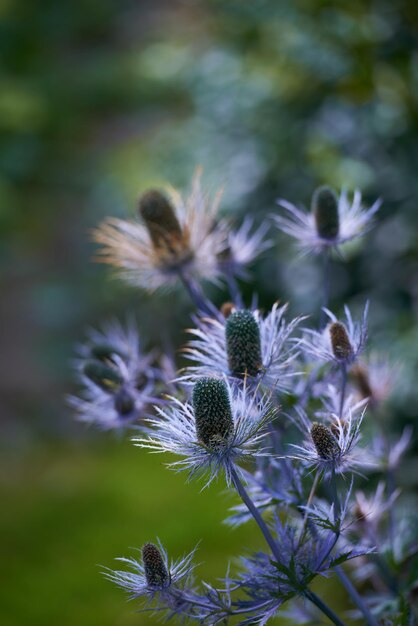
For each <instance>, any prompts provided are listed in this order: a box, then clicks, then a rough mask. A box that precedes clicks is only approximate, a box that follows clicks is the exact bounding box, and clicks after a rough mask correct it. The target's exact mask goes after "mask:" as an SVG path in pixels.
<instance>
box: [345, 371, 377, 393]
mask: <svg viewBox="0 0 418 626" xmlns="http://www.w3.org/2000/svg"><path fill="white" fill-rule="evenodd" d="M350 373H351V376H352V378H353V381H354V383H355V385H356V387H357V389H358V390H359V393H360V395H361V397H362V398H363V399H365V398H370V399H372V400H373V390H372V388H371V386H370V380H369V375H368V372H367V369H366V368H365V367H363V366H362V365H355V366H354V367H353V368H352V370H351V372H350Z"/></svg>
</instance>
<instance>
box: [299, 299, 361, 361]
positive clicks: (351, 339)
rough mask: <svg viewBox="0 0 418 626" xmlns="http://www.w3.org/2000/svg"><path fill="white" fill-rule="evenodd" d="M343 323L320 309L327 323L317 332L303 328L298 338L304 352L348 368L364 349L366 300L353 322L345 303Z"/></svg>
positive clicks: (329, 312)
mask: <svg viewBox="0 0 418 626" xmlns="http://www.w3.org/2000/svg"><path fill="white" fill-rule="evenodd" d="M344 310H345V323H344V324H343V323H342V322H340V321H339V320H338V319H337V317H336V316H335V315H334V313H332V312H331V311H329V310H328V309H324V311H325V313H326V315H327V317H328V318H329V320H330V323H329V324H328V325H327V326H326V328H324V330H322V331H320V332H318V331H316V330H313V329H311V328H306V329H305V336H304V338H303V339H302V341H301V344H302V345H303V347H304V350H305V353H306V354H307V355H312V356H313V357H314V358H315V359H319V360H320V361H328V362H331V363H335V364H336V365H345V366H348V367H351V366H352V365H353V363H355V361H356V359H357V358H358V357H359V355H360V354H361V353H362V351H363V350H364V347H365V345H366V340H367V315H368V310H369V304H368V302H367V303H366V306H365V307H364V311H363V315H362V317H361V319H359V320H357V321H354V320H353V317H352V315H351V312H350V309H349V308H348V307H347V306H346V307H344Z"/></svg>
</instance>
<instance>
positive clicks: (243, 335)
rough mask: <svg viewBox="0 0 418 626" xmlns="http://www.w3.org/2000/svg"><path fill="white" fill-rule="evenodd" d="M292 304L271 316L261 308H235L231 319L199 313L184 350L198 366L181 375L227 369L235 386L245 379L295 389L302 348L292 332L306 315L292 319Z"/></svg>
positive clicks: (264, 385) (185, 378)
mask: <svg viewBox="0 0 418 626" xmlns="http://www.w3.org/2000/svg"><path fill="white" fill-rule="evenodd" d="M286 309H287V305H284V306H282V307H279V305H278V304H277V303H276V304H275V305H274V306H273V308H272V310H271V311H270V313H269V314H268V315H267V316H266V317H263V316H262V315H261V313H260V312H259V311H257V310H255V311H250V310H245V309H244V310H236V309H232V311H231V310H228V313H229V315H228V316H227V318H226V319H221V318H208V317H201V318H198V320H197V328H195V329H192V330H191V331H190V332H191V334H192V335H193V339H192V340H191V341H190V342H189V344H188V346H187V347H186V348H185V350H184V352H185V355H186V357H187V358H188V359H189V360H191V361H193V362H194V363H195V365H191V366H189V367H187V368H186V369H185V371H184V375H183V376H182V378H180V380H183V381H186V382H193V381H195V380H196V379H197V378H200V377H201V376H218V375H220V374H221V375H223V376H225V377H227V378H228V379H229V380H230V382H231V383H232V384H235V385H236V384H237V383H239V382H240V381H243V380H245V382H246V384H247V385H248V386H251V387H252V388H253V389H254V388H256V387H259V388H260V389H263V390H266V389H268V390H270V391H271V390H275V391H286V390H289V389H290V387H291V383H292V380H293V379H294V377H295V375H297V374H298V372H297V371H295V366H294V362H295V359H296V358H297V356H298V347H297V344H296V342H295V340H294V338H293V337H292V335H293V333H294V331H295V329H296V327H297V326H298V324H299V322H300V321H301V320H302V319H303V318H295V319H293V320H291V321H290V322H289V323H287V322H286V321H285V318H284V314H285V312H286Z"/></svg>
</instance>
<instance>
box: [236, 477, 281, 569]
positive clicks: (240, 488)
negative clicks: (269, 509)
mask: <svg viewBox="0 0 418 626" xmlns="http://www.w3.org/2000/svg"><path fill="white" fill-rule="evenodd" d="M231 478H232V482H233V484H234V487H235V489H236V490H237V492H238V493H239V495H240V497H241V499H242V501H243V502H244V504H245V505H246V506H247V508H248V510H249V511H250V513H251V515H252V516H253V518H254V519H255V521H256V522H257V524H258V526H259V527H260V530H261V532H262V533H263V535H264V539H265V540H266V541H267V543H268V545H269V547H270V549H271V551H272V553H273V556H274V558H275V559H276V560H277V561H278V562H280V552H279V547H278V545H277V543H276V542H275V541H274V539H273V536H272V534H271V532H270V531H269V529H268V526H267V524H266V523H265V521H264V520H263V518H262V517H261V515H260V512H259V511H258V509H257V507H256V506H255V504H254V503H253V501H252V500H251V498H250V496H249V495H248V493H247V491H246V490H245V487H244V485H243V484H242V482H241V480H240V479H239V476H238V474H237V471H236V469H235V468H234V467H232V468H231Z"/></svg>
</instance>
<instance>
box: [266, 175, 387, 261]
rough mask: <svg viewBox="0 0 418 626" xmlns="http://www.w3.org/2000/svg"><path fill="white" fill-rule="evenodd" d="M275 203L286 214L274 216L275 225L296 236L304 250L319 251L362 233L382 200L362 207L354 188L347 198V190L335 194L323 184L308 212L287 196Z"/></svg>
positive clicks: (317, 190)
mask: <svg viewBox="0 0 418 626" xmlns="http://www.w3.org/2000/svg"><path fill="white" fill-rule="evenodd" d="M278 205H279V206H281V207H283V208H284V209H285V211H286V212H287V214H285V215H274V216H273V219H274V221H275V223H276V225H277V227H278V228H279V229H280V230H282V231H283V232H285V233H287V234H288V235H290V236H291V237H293V238H294V239H296V240H297V242H298V245H299V246H300V248H301V250H302V251H303V252H304V253H314V254H318V253H321V252H323V251H324V250H327V249H329V248H332V247H334V248H336V247H338V246H340V245H342V244H344V243H346V242H347V241H351V240H353V239H356V238H357V237H361V236H362V235H364V234H365V233H366V232H367V231H368V230H369V229H370V227H371V225H372V223H373V217H374V215H375V214H376V213H377V211H378V210H379V208H380V205H381V201H380V200H377V201H376V202H375V203H374V204H373V205H372V206H371V207H370V208H369V209H365V208H363V206H362V199H361V193H360V192H359V191H355V192H354V196H353V199H352V201H350V200H349V198H348V195H347V192H346V191H342V192H341V194H340V196H339V198H338V197H337V195H336V194H335V192H334V191H333V190H332V189H330V188H329V187H325V186H324V187H319V188H318V189H316V191H315V192H314V194H313V197H312V210H311V211H310V212H307V211H305V210H303V209H298V208H297V207H296V206H294V205H293V204H291V203H290V202H287V200H279V201H278Z"/></svg>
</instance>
